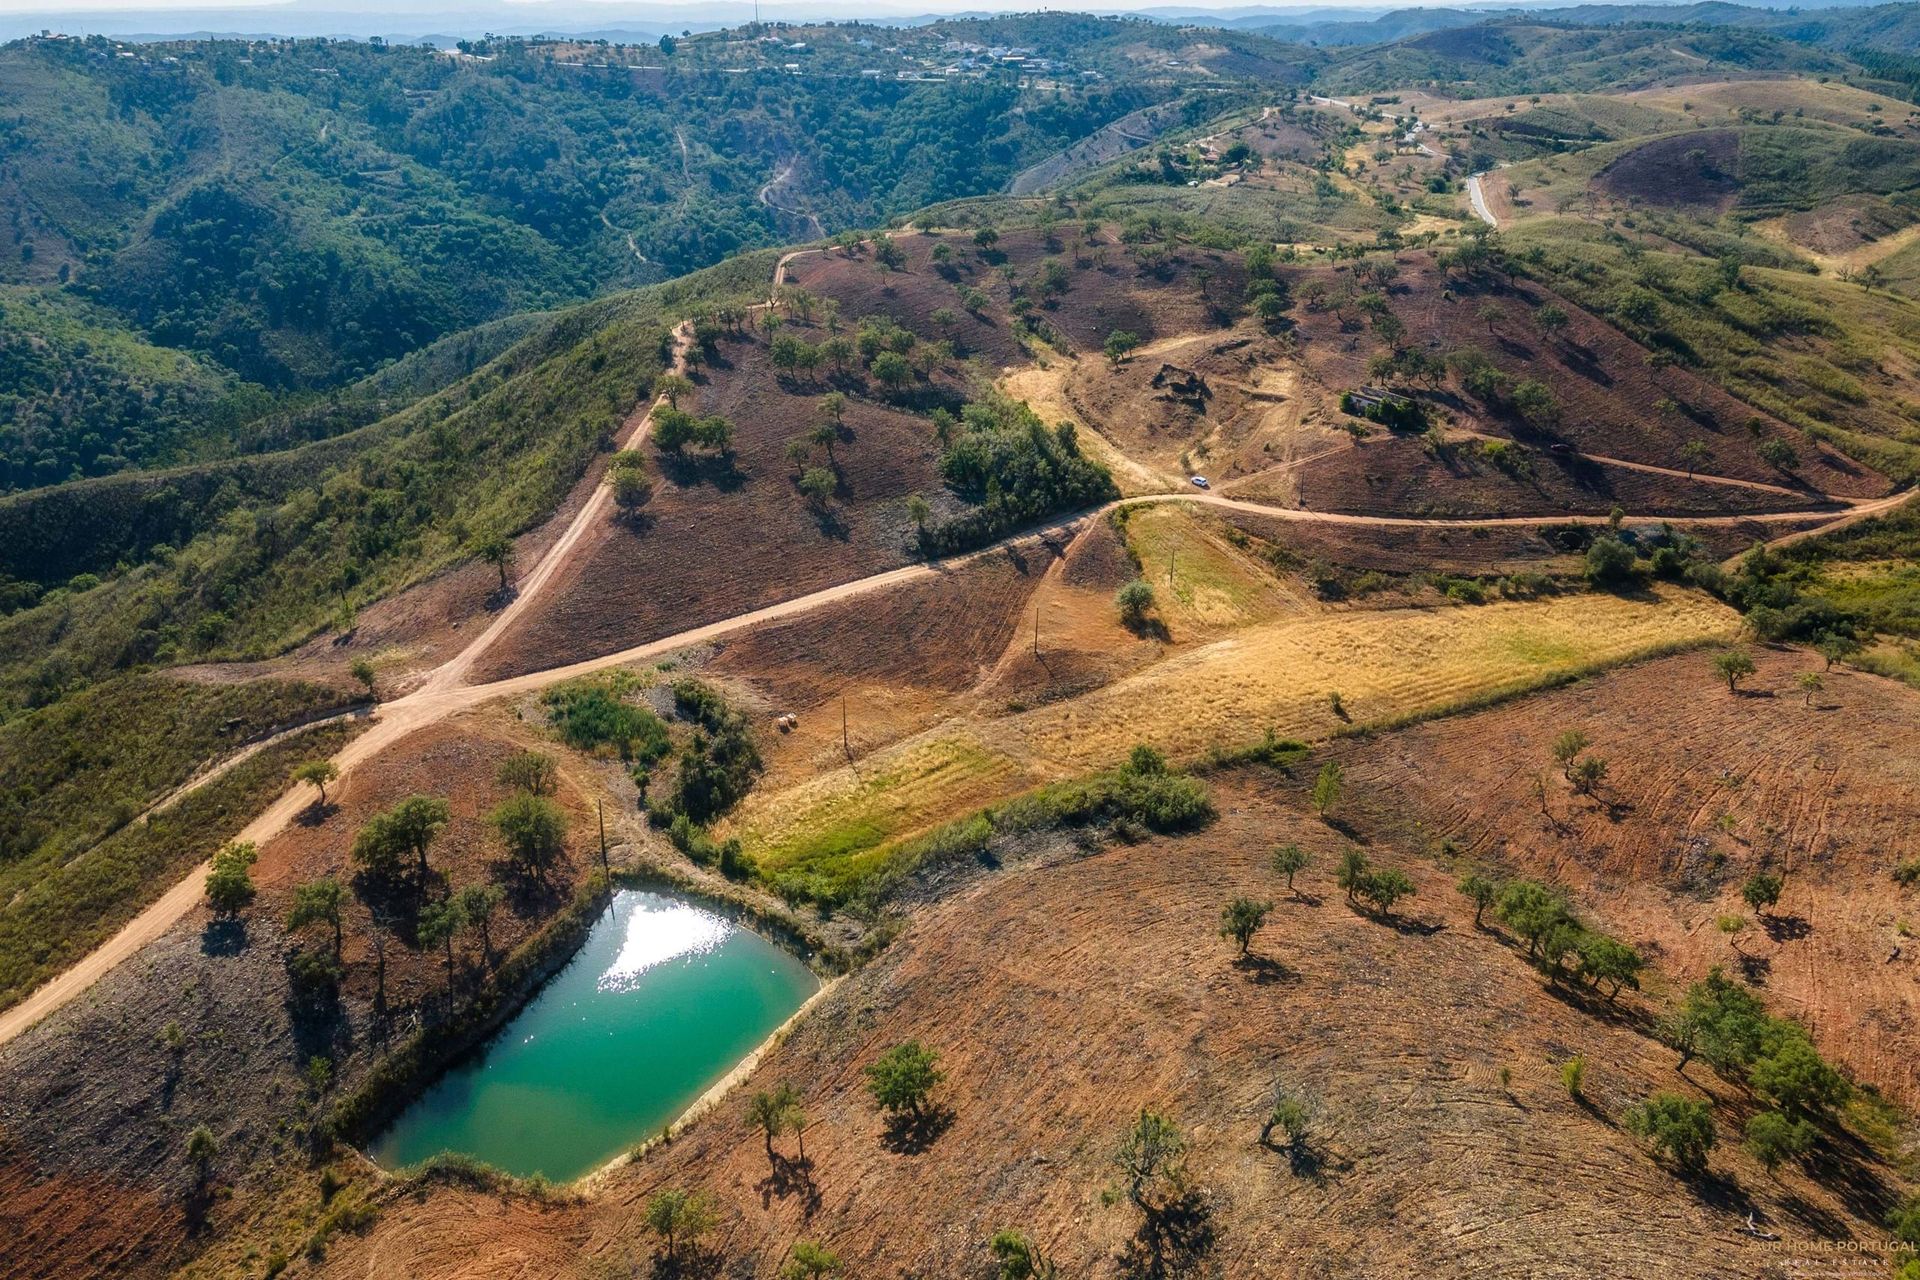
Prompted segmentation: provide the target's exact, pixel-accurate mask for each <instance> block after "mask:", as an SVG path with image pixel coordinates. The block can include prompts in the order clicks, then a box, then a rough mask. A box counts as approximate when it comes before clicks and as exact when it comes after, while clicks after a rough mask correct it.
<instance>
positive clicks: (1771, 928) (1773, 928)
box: [1760, 915, 1813, 942]
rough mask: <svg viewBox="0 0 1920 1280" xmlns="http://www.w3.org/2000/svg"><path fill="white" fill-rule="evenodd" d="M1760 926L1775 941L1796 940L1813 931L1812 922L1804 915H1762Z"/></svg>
mask: <svg viewBox="0 0 1920 1280" xmlns="http://www.w3.org/2000/svg"><path fill="white" fill-rule="evenodd" d="M1760 928H1761V929H1763V930H1764V931H1765V932H1766V935H1767V936H1768V937H1769V938H1772V939H1773V940H1774V941H1775V942H1798V941H1800V940H1801V939H1802V938H1805V937H1807V936H1808V935H1810V934H1811V933H1812V932H1813V922H1812V921H1810V920H1808V919H1807V918H1806V917H1805V916H1772V915H1764V916H1761V917H1760Z"/></svg>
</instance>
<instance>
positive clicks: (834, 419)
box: [820, 391, 847, 431]
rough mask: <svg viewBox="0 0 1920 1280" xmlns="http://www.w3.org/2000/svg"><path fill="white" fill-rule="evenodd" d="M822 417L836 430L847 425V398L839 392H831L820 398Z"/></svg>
mask: <svg viewBox="0 0 1920 1280" xmlns="http://www.w3.org/2000/svg"><path fill="white" fill-rule="evenodd" d="M820 417H821V418H822V419H823V420H824V421H825V422H826V423H827V424H828V425H829V426H831V427H833V428H834V430H836V431H837V430H839V429H840V427H842V426H843V425H845V423H846V418H847V398H846V396H844V395H842V394H841V393H840V392H838V391H829V392H828V393H827V394H826V395H824V396H821V397H820Z"/></svg>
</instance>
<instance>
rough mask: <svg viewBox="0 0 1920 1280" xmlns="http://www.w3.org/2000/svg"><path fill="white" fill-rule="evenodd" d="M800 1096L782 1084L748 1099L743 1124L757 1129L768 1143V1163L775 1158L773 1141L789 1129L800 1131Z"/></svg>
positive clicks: (763, 1090) (790, 1087)
mask: <svg viewBox="0 0 1920 1280" xmlns="http://www.w3.org/2000/svg"><path fill="white" fill-rule="evenodd" d="M802 1118H803V1117H802V1113H801V1110H800V1095H799V1093H798V1092H796V1091H795V1090H794V1087H793V1086H792V1085H790V1084H781V1085H777V1086H775V1087H774V1088H773V1089H771V1090H767V1089H762V1090H760V1091H759V1092H758V1093H756V1094H754V1095H753V1096H752V1097H751V1098H749V1099H747V1114H746V1127H747V1128H749V1129H758V1130H759V1131H760V1135H761V1137H762V1138H763V1139H764V1140H765V1141H766V1144H767V1162H768V1163H769V1164H771V1163H773V1162H774V1160H775V1159H776V1158H777V1157H776V1155H775V1153H774V1150H773V1140H774V1139H775V1138H777V1137H779V1136H780V1135H781V1134H782V1133H785V1132H786V1131H787V1130H788V1129H792V1130H794V1131H795V1132H796V1133H797V1132H799V1129H800V1123H801V1120H802Z"/></svg>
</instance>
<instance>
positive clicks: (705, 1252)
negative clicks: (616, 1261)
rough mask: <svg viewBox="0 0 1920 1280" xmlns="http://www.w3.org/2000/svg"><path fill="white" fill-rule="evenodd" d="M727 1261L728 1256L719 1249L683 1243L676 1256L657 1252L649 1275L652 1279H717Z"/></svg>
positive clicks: (649, 1269)
mask: <svg viewBox="0 0 1920 1280" xmlns="http://www.w3.org/2000/svg"><path fill="white" fill-rule="evenodd" d="M725 1262H726V1258H725V1257H724V1256H723V1255H722V1254H721V1252H720V1251H719V1250H718V1249H702V1248H700V1247H699V1246H697V1245H682V1246H681V1247H680V1251H679V1253H678V1255H677V1256H675V1257H672V1258H669V1257H667V1256H666V1255H665V1254H655V1255H654V1258H653V1265H652V1266H650V1267H649V1268H648V1269H647V1275H648V1276H650V1277H651V1278H652V1280H717V1277H719V1276H720V1274H721V1273H722V1270H723V1267H724V1265H725Z"/></svg>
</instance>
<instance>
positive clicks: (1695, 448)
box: [1680, 440, 1707, 480]
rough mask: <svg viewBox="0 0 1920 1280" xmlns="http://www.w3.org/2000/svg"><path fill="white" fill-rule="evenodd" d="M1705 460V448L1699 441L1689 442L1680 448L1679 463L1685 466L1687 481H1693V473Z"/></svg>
mask: <svg viewBox="0 0 1920 1280" xmlns="http://www.w3.org/2000/svg"><path fill="white" fill-rule="evenodd" d="M1706 460H1707V446H1706V445H1705V444H1704V443H1702V442H1701V441H1699V440H1689V441H1687V442H1686V443H1685V444H1683V445H1681V446H1680V461H1682V462H1684V463H1686V464H1687V479H1689V480H1691V479H1693V473H1694V472H1695V471H1697V470H1699V468H1700V464H1701V463H1703V462H1705V461H1706Z"/></svg>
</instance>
